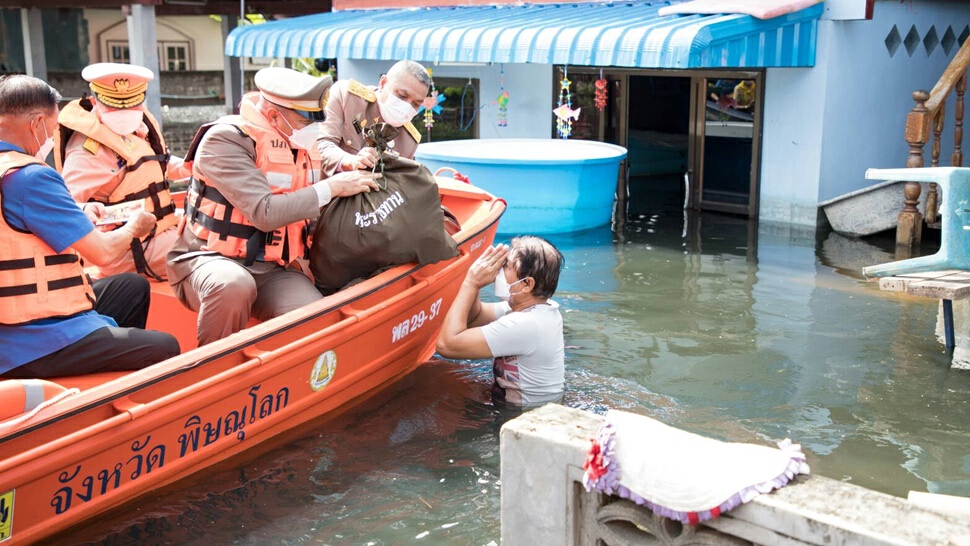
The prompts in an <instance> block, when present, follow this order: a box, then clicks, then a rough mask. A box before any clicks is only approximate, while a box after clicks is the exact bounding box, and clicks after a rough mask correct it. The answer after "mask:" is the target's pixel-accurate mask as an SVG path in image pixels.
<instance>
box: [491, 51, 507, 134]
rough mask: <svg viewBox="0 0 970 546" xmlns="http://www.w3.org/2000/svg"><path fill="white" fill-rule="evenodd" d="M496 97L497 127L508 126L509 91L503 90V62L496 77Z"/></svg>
mask: <svg viewBox="0 0 970 546" xmlns="http://www.w3.org/2000/svg"><path fill="white" fill-rule="evenodd" d="M498 82H499V84H498V89H499V94H498V98H496V99H495V101H494V102H495V103H496V104H498V122H497V125H498V126H499V127H508V126H509V92H508V91H506V90H505V65H504V64H503V65H502V66H501V68H500V69H499V79H498Z"/></svg>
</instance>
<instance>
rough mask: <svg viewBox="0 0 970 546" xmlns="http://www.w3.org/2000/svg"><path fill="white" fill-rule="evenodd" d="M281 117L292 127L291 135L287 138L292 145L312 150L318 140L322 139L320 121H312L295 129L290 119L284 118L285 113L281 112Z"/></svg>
mask: <svg viewBox="0 0 970 546" xmlns="http://www.w3.org/2000/svg"><path fill="white" fill-rule="evenodd" d="M280 119H281V120H283V122H284V123H286V126H287V127H289V128H290V136H288V137H286V139H287V140H289V141H290V145H291V146H293V147H294V148H299V149H301V150H312V149H313V147H314V146H316V145H317V140H320V123H319V122H317V123H311V124H310V125H307V126H306V127H304V128H302V129H294V128H293V125H291V124H290V120H288V119H286V118H284V117H283V114H280Z"/></svg>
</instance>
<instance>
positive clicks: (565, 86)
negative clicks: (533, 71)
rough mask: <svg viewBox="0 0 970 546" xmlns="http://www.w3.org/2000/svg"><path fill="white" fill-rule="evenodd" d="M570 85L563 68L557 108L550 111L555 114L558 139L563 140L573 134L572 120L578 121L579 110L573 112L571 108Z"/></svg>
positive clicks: (565, 70)
mask: <svg viewBox="0 0 970 546" xmlns="http://www.w3.org/2000/svg"><path fill="white" fill-rule="evenodd" d="M570 84H572V82H571V81H569V73H568V68H567V67H565V66H563V68H562V80H561V81H560V82H559V106H557V107H556V109H555V110H553V111H552V113H553V114H556V130H557V131H558V132H559V137H560V138H563V139H567V138H569V135H571V134H572V132H573V120H578V119H579V111H580V110H581V108H577V109H575V110H573V107H572V95H571V94H570V92H569V86H570Z"/></svg>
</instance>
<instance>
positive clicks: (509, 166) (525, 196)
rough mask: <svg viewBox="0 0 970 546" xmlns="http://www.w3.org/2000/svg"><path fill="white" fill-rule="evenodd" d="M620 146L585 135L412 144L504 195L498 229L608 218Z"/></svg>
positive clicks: (431, 161)
mask: <svg viewBox="0 0 970 546" xmlns="http://www.w3.org/2000/svg"><path fill="white" fill-rule="evenodd" d="M625 157H626V149H625V148H622V147H620V146H614V145H612V144H604V143H602V142H592V141H588V140H556V139H526V138H509V139H479V140H452V141H447V142H432V143H425V144H421V145H420V146H418V150H417V153H416V154H415V159H417V160H418V161H420V162H421V163H424V164H425V165H427V166H428V168H429V169H431V172H435V171H437V170H438V169H439V168H441V167H451V168H453V169H456V170H458V171H459V172H461V173H462V174H464V175H465V176H467V177H468V178H469V179H470V180H471V182H472V184H475V185H476V186H478V187H480V188H484V189H485V190H487V191H489V192H491V193H492V194H494V195H497V196H499V197H502V198H504V199H505V200H506V201H507V202H508V205H509V207H508V210H506V212H505V215H504V216H502V220H501V221H500V222H499V226H498V231H499V233H504V234H512V235H515V234H520V233H530V234H543V233H566V232H570V231H579V230H583V229H589V228H593V227H597V226H602V225H605V224H608V223H609V222H610V218H611V215H612V212H613V198H614V195H615V193H616V181H617V175H618V174H619V168H620V161H622V160H623V158H625Z"/></svg>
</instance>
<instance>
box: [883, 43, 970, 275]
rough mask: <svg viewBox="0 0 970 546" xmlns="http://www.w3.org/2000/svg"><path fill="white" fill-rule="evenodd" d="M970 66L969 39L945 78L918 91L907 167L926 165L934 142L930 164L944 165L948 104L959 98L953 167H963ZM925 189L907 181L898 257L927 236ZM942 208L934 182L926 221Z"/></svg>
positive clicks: (931, 220)
mask: <svg viewBox="0 0 970 546" xmlns="http://www.w3.org/2000/svg"><path fill="white" fill-rule="evenodd" d="M968 67H970V40H967V41H965V42H964V43H963V45H962V46H961V47H960V50H959V51H957V54H956V56H955V57H954V58H953V60H952V61H950V64H949V66H947V68H946V70H945V71H943V75H942V76H940V79H939V80H938V81H937V82H936V85H934V86H933V90H932V91H929V92H927V91H923V90H919V91H915V92H914V93H913V100H914V101H915V102H916V106H914V107H913V109H912V110H911V111H910V112H909V114H908V115H907V116H906V133H905V136H906V142H907V143H908V144H909V155H908V156H907V158H906V166H907V167H911V168H919V167H922V166H923V163H924V161H923V153H924V147H925V146H926V144H927V143H930V165H931V166H933V167H938V166H939V165H940V153H941V135H942V134H943V128H944V125H945V121H946V103H947V101H948V100H949V98H950V96H951V95H955V100H954V108H953V110H954V112H953V123H954V125H953V153H952V154H951V155H950V166H953V167H962V166H963V148H962V146H963V113H964V102H963V100H964V95H965V94H966V91H967V69H968ZM921 190H922V188H921V187H920V185H919V183H918V182H907V183H906V187H905V189H904V190H903V192H904V205H903V210H902V211H900V213H899V223H898V224H897V227H896V257H897V259H902V258H908V257H909V256H911V255H912V254H913V251H914V250H915V249H917V248H918V247H919V244H920V240H921V238H922V234H923V229H922V228H923V218H922V215H921V214H920V212H919V209H918V208H917V205H919V197H920V192H921ZM939 207H940V202H939V192H938V191H937V187H936V184H935V183H930V185H929V188H928V189H927V192H926V222H927V223H928V224H933V223H936V221H937V219H938V211H939Z"/></svg>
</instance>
